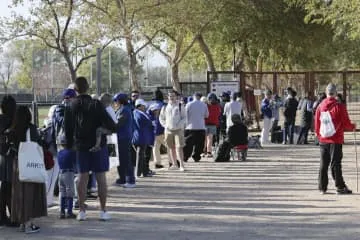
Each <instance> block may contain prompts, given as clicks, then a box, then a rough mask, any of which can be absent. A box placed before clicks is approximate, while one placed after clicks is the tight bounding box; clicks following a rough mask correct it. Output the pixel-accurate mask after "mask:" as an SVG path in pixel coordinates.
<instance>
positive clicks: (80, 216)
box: [76, 211, 86, 221]
mask: <svg viewBox="0 0 360 240" xmlns="http://www.w3.org/2000/svg"><path fill="white" fill-rule="evenodd" d="M76 219H77V220H78V221H85V220H86V212H84V211H80V212H79V214H78V215H77V218H76Z"/></svg>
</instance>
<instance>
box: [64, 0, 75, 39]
mask: <svg viewBox="0 0 360 240" xmlns="http://www.w3.org/2000/svg"><path fill="white" fill-rule="evenodd" d="M69 3H70V7H69V11H68V16H67V19H66V23H65V26H64V30H63V32H62V35H61V38H65V36H66V32H67V30H68V28H69V24H70V21H71V18H72V15H73V7H74V0H69Z"/></svg>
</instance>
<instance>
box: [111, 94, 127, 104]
mask: <svg viewBox="0 0 360 240" xmlns="http://www.w3.org/2000/svg"><path fill="white" fill-rule="evenodd" d="M127 99H128V95H127V94H126V93H117V94H115V95H114V97H113V101H114V102H117V101H119V100H127Z"/></svg>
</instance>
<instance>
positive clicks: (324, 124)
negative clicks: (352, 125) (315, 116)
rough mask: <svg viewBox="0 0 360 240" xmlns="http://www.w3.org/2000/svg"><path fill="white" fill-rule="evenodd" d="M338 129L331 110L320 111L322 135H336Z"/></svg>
mask: <svg viewBox="0 0 360 240" xmlns="http://www.w3.org/2000/svg"><path fill="white" fill-rule="evenodd" d="M335 133H336V129H335V126H334V123H333V121H332V119H331V115H330V112H329V111H326V112H321V113H320V136H321V137H323V138H328V137H332V136H334V134H335Z"/></svg>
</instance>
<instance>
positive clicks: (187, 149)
mask: <svg viewBox="0 0 360 240" xmlns="http://www.w3.org/2000/svg"><path fill="white" fill-rule="evenodd" d="M193 151H194V132H193V131H192V130H185V146H184V161H185V162H187V161H188V159H189V158H190V157H191V155H192V153H193Z"/></svg>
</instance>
